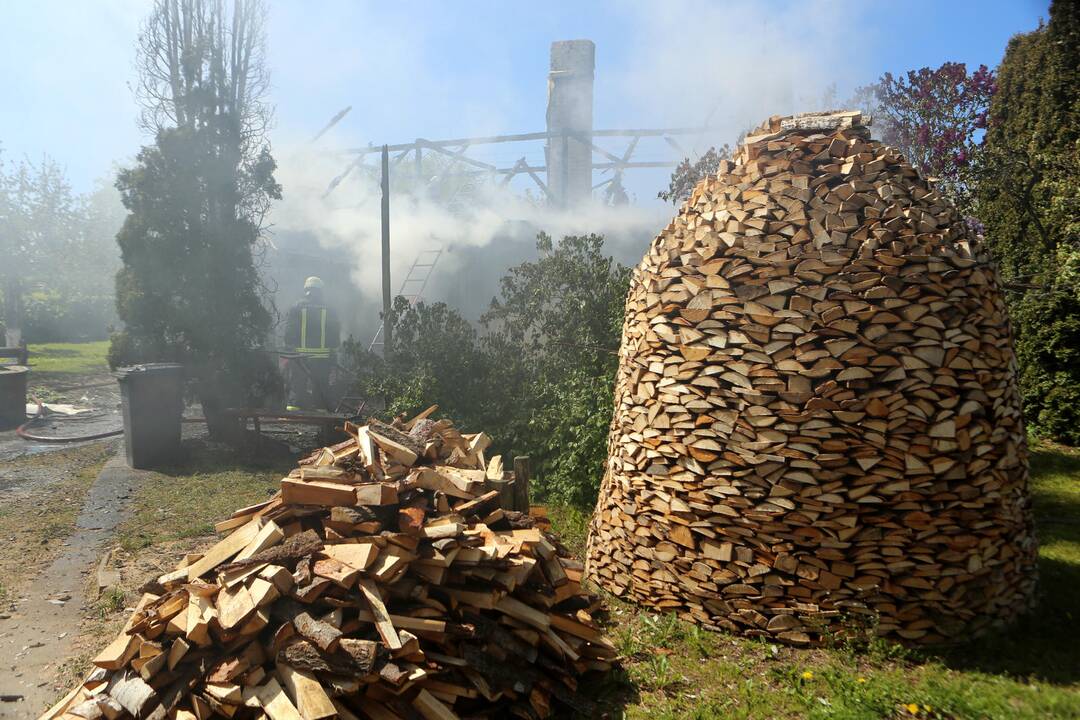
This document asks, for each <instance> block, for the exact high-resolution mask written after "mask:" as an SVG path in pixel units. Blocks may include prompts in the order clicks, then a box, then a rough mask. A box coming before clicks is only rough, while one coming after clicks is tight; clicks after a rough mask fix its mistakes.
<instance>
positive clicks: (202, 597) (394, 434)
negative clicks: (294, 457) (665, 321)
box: [44, 413, 615, 720]
mask: <svg viewBox="0 0 1080 720" xmlns="http://www.w3.org/2000/svg"><path fill="white" fill-rule="evenodd" d="M427 414H428V413H423V414H421V416H420V417H417V418H415V419H413V420H412V421H410V422H407V423H405V422H400V421H399V422H397V423H395V424H394V425H389V424H383V423H380V422H378V421H371V422H370V424H368V425H366V426H361V427H358V426H354V425H351V424H348V423H347V424H346V427H345V429H346V432H347V433H348V434H349V435H351V439H349V440H348V441H346V442H343V443H340V444H338V445H335V446H332V447H328V448H324V449H323V450H321V451H319V452H318V453H316V454H314V455H312V456H311V457H309V458H307V459H305V460H303V461H301V463H300V467H299V468H297V469H296V470H294V471H293V472H292V473H290V475H289V477H287V478H285V479H283V480H282V481H281V490H280V492H279V493H277V494H276V495H275V496H274V497H273V498H271V499H270V500H268V501H267V502H264V503H261V504H259V505H256V506H253V507H248V508H244V509H242V510H239V511H237V512H236V513H235V514H234V515H233V516H232V517H231V518H230V519H228V520H225V521H224V522H222V523H219V525H218V530H219V532H226V531H227V532H228V533H229V534H228V535H227V536H226V537H225V538H224V539H223V540H221V541H220V542H218V543H217V544H216V545H214V546H212V547H211V548H210V549H209V550H207V551H206V552H205V553H204V554H202V555H195V556H190V557H188V558H186V559H185V561H184V562H183V563H182V564H181V565H180V566H179V567H178V568H177V569H176V570H175V571H174V572H170V573H168V574H166V575H163V576H162V577H160V578H158V580H157V582H156V583H155V585H156V587H155V588H154V592H153V593H152V594H146V595H144V596H143V598H142V600H141V601H140V602H139V604H138V607H137V608H136V611H135V612H134V614H133V615H132V616H131V617H130V619H129V620H128V622H127V624H126V626H125V628H124V630H123V632H122V633H121V634H120V636H119V637H117V638H116V639H115V640H114V641H113V642H112V644H110V645H109V646H108V647H106V648H105V649H104V650H103V651H102V652H101V653H100V654H99V655H98V656H97V657H96V658H95V659H94V661H93V662H94V665H95V666H96V669H95V670H94V671H93V672H92V673H91V674H90V676H89V677H88V678H87V679H86V680H85V681H84V682H83V683H82V684H81V685H80V686H79V687H77V688H75V689H74V690H73V691H72V692H71V693H70V694H69V695H68V696H67V697H66V698H64V700H62V701H61V702H60V703H59V704H58V705H57V706H56V707H54V708H53V709H52V710H51V711H50V712H49V713H48V714H47V715H46V716H44V717H45V718H49V719H51V718H76V717H78V718H83V719H84V720H99V719H100V718H107V719H108V720H116V719H117V718H123V717H128V716H131V717H134V718H155V720H163V719H164V718H166V717H168V718H175V720H206V718H209V717H211V716H224V717H233V718H247V717H251V718H258V717H269V718H270V720H300V719H302V720H319V719H321V718H330V717H334V716H340V717H342V718H345V719H346V720H352V719H353V718H356V717H363V718H372V719H373V720H384V719H385V720H390V719H392V718H417V717H423V718H428V719H429V720H444V719H448V718H455V717H473V718H495V717H512V716H516V717H522V718H543V717H546V716H548V715H549V714H550V713H551V712H552V706H553V705H555V704H556V703H558V704H562V705H563V706H568V707H570V708H573V709H576V710H578V711H581V712H585V713H589V712H590V711H591V704H590V702H589V701H588V700H587V699H584V698H581V697H579V695H578V694H577V692H576V689H577V682H578V679H579V678H580V677H581V675H582V674H583V673H585V672H586V671H590V670H606V669H608V667H609V662H610V661H611V659H612V658H613V657H614V655H615V651H614V647H613V645H612V644H611V642H610V641H609V640H608V639H607V638H606V637H605V636H604V634H603V633H602V632H601V631H600V629H599V628H598V627H597V625H596V623H595V622H594V621H593V619H592V617H591V615H590V612H591V611H592V610H594V608H595V607H596V605H595V599H594V598H592V597H590V596H588V595H586V594H585V593H584V592H583V591H582V589H581V586H580V584H579V580H580V578H581V566H580V564H579V563H578V562H577V561H575V560H573V559H571V558H570V557H569V555H568V553H567V552H566V550H565V549H564V548H563V547H562V546H561V545H560V544H559V542H558V541H557V540H556V539H555V537H554V536H552V535H551V534H549V533H547V532H545V531H544V529H542V527H541V526H539V525H538V524H537V521H534V519H533V518H531V517H530V516H529V515H528V514H524V513H520V512H515V511H513V510H507V509H504V508H503V507H502V506H501V505H500V500H504V501H505V498H506V497H507V495H508V493H507V492H506V491H507V489H508V486H509V485H510V481H511V480H512V474H511V473H504V471H503V470H502V465H501V461H500V460H499V458H498V456H496V457H493V458H491V460H490V462H487V461H485V458H484V450H485V448H486V447H487V446H488V444H489V443H490V439H489V438H488V437H487V436H486V435H484V434H483V433H480V434H477V435H462V434H461V433H459V432H458V431H457V430H456V429H455V428H454V427H453V426H452V425H451V423H450V422H448V421H445V420H441V421H432V420H429V419H427V417H426V415H427ZM506 504H507V503H506V502H503V503H502V505H506Z"/></svg>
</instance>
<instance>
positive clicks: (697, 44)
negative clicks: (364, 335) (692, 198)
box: [0, 0, 1048, 196]
mask: <svg viewBox="0 0 1080 720" xmlns="http://www.w3.org/2000/svg"><path fill="white" fill-rule="evenodd" d="M270 6H271V7H270V13H271V14H270V26H269V30H268V32H269V62H270V70H271V72H272V76H273V91H272V97H271V102H272V103H273V104H274V105H275V106H276V118H277V122H276V126H275V129H274V131H273V140H274V144H275V147H276V148H278V149H279V150H280V149H284V148H288V147H289V146H290V145H295V144H296V143H297V142H299V141H301V140H303V139H306V138H307V137H310V136H311V135H312V134H314V132H315V131H317V130H318V129H319V127H320V126H321V125H322V124H323V123H324V122H325V121H326V120H327V119H328V118H329V117H330V116H332V115H333V114H334V113H335V112H336V111H337V110H339V109H341V108H342V107H344V106H346V105H352V106H353V111H352V113H351V114H350V115H349V117H347V118H346V119H345V121H344V122H342V124H341V126H340V128H339V129H338V130H337V131H335V133H334V134H332V135H331V136H328V137H327V139H326V141H325V143H324V147H325V148H326V149H328V150H330V149H333V148H336V147H345V146H349V145H357V144H367V142H369V141H372V142H376V143H380V142H384V141H386V142H397V141H407V140H410V139H413V138H415V137H418V136H422V137H427V138H440V137H455V136H462V135H470V134H475V133H489V132H525V131H534V130H542V129H543V125H544V109H545V102H546V73H547V63H548V46H549V44H550V43H551V41H552V40H559V39H570V38H582V37H587V38H591V39H592V40H594V41H595V42H596V45H597V75H596V99H595V124H596V127H619V126H622V127H648V126H657V125H661V126H671V125H699V124H701V123H702V122H703V121H704V120H705V119H706V117H709V118H710V124H716V125H718V126H720V128H721V130H720V131H719V135H718V137H717V138H716V139H724V138H725V137H728V136H729V135H730V136H731V137H732V138H733V135H734V134H735V133H737V131H738V129H741V128H744V127H745V126H746V125H748V124H750V123H751V122H755V121H757V120H760V119H762V118H764V117H765V116H767V115H768V114H771V113H773V112H785V111H788V110H790V109H807V108H806V105H807V104H812V100H811V99H812V98H814V97H819V96H820V91H821V89H822V88H823V87H824V86H825V85H827V84H828V83H829V82H836V83H837V85H838V88H839V91H840V95H841V97H843V96H844V94H845V93H846V92H847V91H849V90H850V89H851V88H853V87H855V86H856V85H858V84H862V83H866V82H869V81H871V80H873V79H875V78H877V77H878V76H879V75H880V74H881V73H882V72H884V71H892V72H894V73H895V72H902V71H904V70H907V69H909V68H917V67H920V66H923V65H937V64H940V63H942V62H944V61H947V60H955V61H961V62H966V63H968V64H969V66H971V65H978V64H979V63H986V64H988V65H991V66H993V65H995V64H996V63H997V62H998V61H999V60H1000V59H1001V56H1002V53H1003V52H1004V48H1005V44H1006V42H1007V41H1008V39H1009V37H1011V36H1012V35H1013V34H1015V33H1017V32H1023V31H1027V30H1031V29H1033V28H1034V27H1036V26H1037V25H1038V22H1039V19H1040V17H1045V16H1046V12H1047V6H1048V3H1047V2H1045V0H1043V1H1036V0H1013V1H1012V2H990V1H986V0H984V1H983V2H930V1H926V0H918V1H910V2H895V1H889V2H877V1H873V0H863V1H862V2H828V1H823V2H753V3H751V2H700V1H694V0H673V1H671V2H656V3H644V2H581V1H580V0H579V1H577V2H575V1H564V0H551V1H549V2H545V3H534V2H530V3H522V2H396V3H390V2H378V3H376V2H358V1H357V2H346V1H345V0H323V1H320V2H313V1H311V0H308V1H306V2H300V1H299V0H270ZM148 7H149V0H92V1H91V0H0V147H2V148H3V153H4V156H6V157H8V158H19V157H23V156H28V157H30V158H31V159H37V158H40V157H41V155H42V154H43V153H47V154H48V155H50V156H51V157H52V158H54V159H55V160H56V161H58V162H59V163H61V164H62V165H64V166H65V167H66V168H67V170H68V173H69V175H70V178H71V180H72V183H73V185H74V186H75V187H76V188H77V189H80V190H83V189H87V188H89V187H90V186H91V184H92V182H93V180H94V179H95V178H98V177H101V176H104V175H106V174H108V173H109V172H110V168H111V166H112V165H113V164H114V163H116V162H124V161H126V160H128V159H130V157H131V156H132V155H133V154H134V152H135V151H136V150H137V148H138V146H139V144H140V143H142V142H144V141H145V138H144V137H143V136H142V135H141V134H140V132H139V130H138V129H137V127H136V124H135V119H136V113H137V106H136V105H135V102H134V100H133V99H132V95H131V92H130V89H129V84H130V83H131V82H132V81H133V79H134V65H133V59H134V43H135V38H136V35H137V33H138V26H139V22H140V19H141V17H142V16H143V15H145V13H146V11H147V8H148ZM774 108H775V109H774ZM729 139H730V138H729ZM710 140H711V139H710ZM492 152H493V153H494V155H493V157H494V158H495V159H498V160H502V159H504V157H503V156H505V159H508V160H510V161H511V162H512V159H513V158H511V157H510V156H509V155H508V153H516V155H520V154H521V152H520V151H518V150H515V149H512V148H505V149H496V150H493V151H492ZM530 152H533V153H535V152H536V150H535V149H534V150H531V151H530ZM642 152H643V153H645V155H643V157H645V156H647V155H648V154H649V153H654V154H655V153H660V154H662V153H663V150H662V149H654V150H644V149H643V151H642ZM499 153H503V156H499ZM655 182H656V179H655V178H652V179H650V180H648V181H647V182H646V181H638V183H639V184H640V188H638V192H639V193H640V194H641V195H642V196H645V195H647V194H649V193H654V192H655V190H653V189H652V186H653V185H655ZM650 183H651V184H650ZM286 192H288V186H287V185H286Z"/></svg>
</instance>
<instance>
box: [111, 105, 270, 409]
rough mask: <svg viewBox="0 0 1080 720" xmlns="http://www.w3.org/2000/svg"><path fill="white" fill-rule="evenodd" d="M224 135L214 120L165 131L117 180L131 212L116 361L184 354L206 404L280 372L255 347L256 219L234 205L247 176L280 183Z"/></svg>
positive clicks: (119, 281) (258, 324)
mask: <svg viewBox="0 0 1080 720" xmlns="http://www.w3.org/2000/svg"><path fill="white" fill-rule="evenodd" d="M221 144H222V143H221V138H220V135H219V134H218V133H217V132H216V131H215V129H214V128H213V127H212V126H207V127H204V128H200V129H194V130H193V129H190V128H179V129H174V130H163V131H161V132H160V133H159V134H158V137H157V141H156V142H155V144H154V145H151V146H147V147H144V148H143V149H142V150H141V151H140V152H139V155H138V158H137V162H136V165H135V167H133V168H130V169H127V170H124V171H122V172H121V173H120V176H119V179H118V181H117V186H118V187H119V188H120V190H121V193H122V196H123V201H124V206H125V207H126V208H127V209H128V210H129V212H130V214H129V215H128V217H127V219H126V220H125V221H124V226H123V228H122V229H121V230H120V233H119V234H118V235H117V238H116V240H117V243H118V244H119V245H120V251H121V256H122V259H123V263H124V265H123V268H122V269H121V270H120V271H119V272H118V273H117V276H116V302H117V310H118V311H119V314H120V317H121V319H122V320H123V321H124V323H125V328H124V330H123V331H122V332H120V333H117V334H116V335H114V337H113V343H112V347H111V349H110V353H109V362H110V365H113V366H114V367H115V366H116V365H121V364H130V363H133V362H150V361H163V360H164V361H174V362H181V363H184V364H185V365H187V366H189V372H191V373H192V374H193V375H194V376H195V377H196V378H198V379H199V380H200V383H199V385H200V387H199V392H200V397H201V399H202V401H203V405H204V409H205V408H206V406H207V404H208V402H210V403H211V404H212V405H215V406H216V405H217V404H219V403H226V404H228V403H235V402H245V401H248V398H247V397H245V396H246V395H249V394H250V395H254V394H256V393H255V392H254V389H255V388H261V387H263V386H264V384H265V383H267V382H270V381H271V380H272V375H273V371H272V368H270V367H269V366H268V361H264V362H261V361H259V360H258V356H257V355H256V354H255V353H254V351H253V349H254V348H256V347H257V346H258V345H260V344H261V342H262V339H263V338H264V337H265V336H266V333H267V332H268V331H269V328H270V321H271V318H270V313H269V311H268V310H267V308H266V306H265V305H264V304H263V301H262V297H261V294H260V291H261V283H260V279H259V276H258V272H257V270H256V267H255V262H254V258H253V253H252V248H253V246H254V244H255V242H256V240H257V239H258V237H259V228H258V226H257V224H256V223H255V222H254V221H253V220H252V219H250V218H248V217H245V216H243V215H241V214H240V213H239V212H238V208H237V204H238V202H239V201H240V194H239V190H238V187H239V185H240V183H241V181H243V182H245V183H251V184H254V185H255V186H257V187H259V188H260V189H261V192H262V193H263V194H264V195H265V196H266V197H280V188H279V186H278V185H277V183H276V182H275V181H274V178H273V174H272V173H273V169H274V163H273V161H272V160H269V157H268V156H267V160H266V162H264V163H262V164H260V165H259V166H257V167H255V168H253V169H252V171H251V172H249V173H247V176H246V177H243V178H242V177H241V176H242V173H241V171H240V168H238V166H237V164H236V161H235V160H234V159H233V158H232V157H231V156H230V154H228V153H225V152H222V151H221ZM229 393H235V394H234V395H233V396H232V397H227V395H228V394H229Z"/></svg>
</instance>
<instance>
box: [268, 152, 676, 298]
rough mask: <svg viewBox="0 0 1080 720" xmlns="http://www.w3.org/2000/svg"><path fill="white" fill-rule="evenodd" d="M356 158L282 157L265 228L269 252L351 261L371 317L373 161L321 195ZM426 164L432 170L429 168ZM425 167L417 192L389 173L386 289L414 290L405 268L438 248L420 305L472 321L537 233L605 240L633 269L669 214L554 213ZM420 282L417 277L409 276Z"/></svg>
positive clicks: (478, 181) (511, 191) (376, 206)
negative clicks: (299, 251)
mask: <svg viewBox="0 0 1080 720" xmlns="http://www.w3.org/2000/svg"><path fill="white" fill-rule="evenodd" d="M353 160H354V158H353V157H352V156H342V155H339V154H331V153H321V152H316V151H313V150H310V149H303V148H301V149H299V150H296V151H293V152H291V153H288V152H287V153H284V154H283V159H281V160H280V161H279V172H278V178H279V180H280V182H281V183H282V185H283V187H284V188H285V191H284V197H283V199H282V200H281V201H280V202H278V203H276V204H275V206H274V208H273V210H272V214H271V217H270V222H271V229H272V233H273V241H274V243H275V244H277V245H280V246H282V247H284V246H286V245H290V244H291V247H292V249H296V243H300V244H301V245H307V246H308V247H306V250H307V251H309V252H311V251H315V250H316V249H315V248H312V247H310V244H311V243H312V242H315V243H317V245H318V250H319V251H321V252H322V253H323V254H324V255H325V256H326V257H327V258H332V259H333V262H337V263H348V265H349V268H350V276H351V280H352V282H353V283H354V284H355V286H356V288H357V289H358V290H359V291H360V292H361V293H362V294H363V297H364V299H365V300H366V301H368V302H369V303H371V306H370V307H371V308H372V314H375V313H376V312H377V311H376V310H375V308H377V307H378V302H379V300H378V299H379V298H380V296H381V282H382V274H381V259H380V249H381V197H382V194H381V188H380V185H379V176H378V166H379V155H378V154H377V153H376V154H372V155H370V156H369V157H368V159H367V162H366V164H365V165H364V166H363V167H361V168H359V169H355V168H354V169H353V170H352V171H350V172H349V174H348V176H347V177H346V178H345V180H343V181H342V182H341V183H340V184H339V185H337V186H336V187H335V188H334V189H333V191H332V192H330V193H329V194H327V188H328V185H329V184H330V180H331V179H332V178H334V177H336V176H337V175H340V174H341V173H342V172H343V170H344V169H345V168H346V167H348V165H349V163H351V162H353ZM433 161H434V162H433ZM431 164H437V168H435V169H434V170H433V169H430V165H431ZM424 167H425V170H426V171H425V172H424V173H423V174H422V182H421V183H419V184H418V183H417V182H416V174H415V171H414V170H413V169H412V168H411V167H410V166H409V164H408V163H407V162H403V163H401V164H400V165H393V166H392V167H391V178H392V180H393V181H392V184H391V202H390V227H391V275H392V277H393V285H392V288H393V291H394V293H395V294H397V292H398V291H399V290H403V291H404V292H405V294H412V293H414V292H417V291H418V290H419V289H420V288H419V283H417V282H415V281H414V282H412V283H410V284H409V285H408V286H405V287H403V286H402V283H403V282H404V281H405V279H406V277H407V276H408V273H409V270H410V267H411V265H412V264H413V262H414V261H415V260H417V258H421V256H422V254H424V253H426V252H428V251H433V250H440V249H441V250H442V255H441V257H440V258H439V263H438V266H437V272H435V273H433V274H432V277H431V280H430V282H429V284H428V286H427V287H426V288H425V290H424V297H425V298H426V299H427V300H429V301H431V300H445V301H452V302H453V304H455V306H457V307H458V308H459V309H460V310H462V311H463V312H464V313H465V314H466V315H467V316H470V317H473V318H475V317H477V316H478V315H479V313H480V312H482V311H483V310H484V309H485V308H486V306H487V304H488V302H489V301H490V299H491V297H492V296H493V295H494V293H495V291H496V289H497V282H498V279H499V278H500V277H501V276H502V275H503V274H504V273H505V271H506V270H507V269H508V268H509V267H511V266H512V265H514V264H516V263H519V262H521V261H522V260H524V259H526V258H528V257H535V239H536V234H537V233H538V232H541V231H543V232H546V233H548V234H550V235H552V236H554V237H562V236H565V235H582V234H587V233H590V232H596V233H602V234H604V235H605V237H606V240H607V244H608V246H609V248H610V249H611V251H612V252H613V253H614V254H615V255H616V256H617V257H619V259H620V260H622V261H624V262H636V260H637V259H638V256H640V248H641V247H643V244H644V243H645V242H646V241H647V240H648V238H649V237H650V236H651V235H652V234H653V233H654V232H655V231H656V229H657V227H658V226H659V225H660V224H661V223H662V222H664V218H665V216H666V215H667V213H668V211H667V210H665V209H663V208H660V209H659V210H658V208H657V206H656V205H655V204H649V205H622V206H618V207H612V206H606V205H603V204H601V203H599V202H595V203H589V202H586V203H584V204H582V205H580V206H578V207H575V208H574V209H573V210H556V209H554V208H551V207H550V206H549V205H548V204H547V203H546V201H544V199H543V198H542V197H539V196H538V195H537V194H536V193H527V192H523V191H522V189H521V188H520V187H504V186H500V184H499V183H498V181H496V182H492V181H491V180H490V179H489V178H487V177H485V176H460V175H458V174H456V172H457V171H455V170H454V168H453V167H452V166H451V165H449V164H448V163H445V162H442V161H440V159H439V158H438V157H437V156H436V157H434V158H433V159H432V160H430V161H425V166H424ZM437 170H444V171H445V172H444V173H443V174H439V173H438V172H436V171H437ZM422 259H423V260H426V261H428V260H430V255H426V256H423V257H422ZM423 275H424V273H423V271H422V270H419V269H418V270H417V271H416V272H414V274H413V277H414V278H420V277H422V276H423Z"/></svg>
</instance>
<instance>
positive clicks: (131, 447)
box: [115, 363, 184, 469]
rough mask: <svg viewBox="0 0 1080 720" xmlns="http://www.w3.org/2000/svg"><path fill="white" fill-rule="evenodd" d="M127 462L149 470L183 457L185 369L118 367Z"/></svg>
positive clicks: (158, 365)
mask: <svg viewBox="0 0 1080 720" xmlns="http://www.w3.org/2000/svg"><path fill="white" fill-rule="evenodd" d="M115 375H116V379H117V381H119V383H120V398H121V404H122V406H123V410H124V445H125V447H126V449H127V462H128V465H130V466H131V467H133V468H139V469H147V468H154V467H161V466H162V465H165V464H168V463H172V462H176V461H177V460H179V458H180V417H181V415H182V414H183V410H184V366H183V365H176V364H174V363H148V364H145V365H133V366H132V367H126V368H119V369H118V370H117V371H116V373H115Z"/></svg>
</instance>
